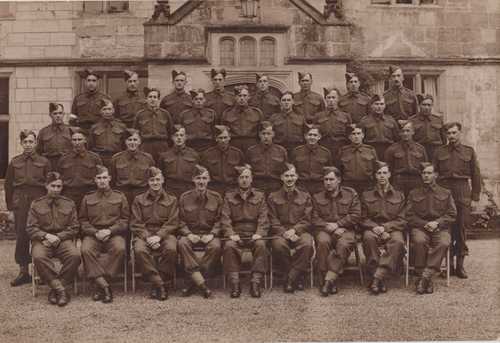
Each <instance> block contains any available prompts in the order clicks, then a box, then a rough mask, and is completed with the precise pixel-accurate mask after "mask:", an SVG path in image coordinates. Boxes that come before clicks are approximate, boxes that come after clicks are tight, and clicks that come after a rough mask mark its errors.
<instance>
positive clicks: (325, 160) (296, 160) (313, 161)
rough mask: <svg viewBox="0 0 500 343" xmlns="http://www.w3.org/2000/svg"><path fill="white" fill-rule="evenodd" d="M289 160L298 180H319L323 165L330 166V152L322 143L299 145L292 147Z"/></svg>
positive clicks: (321, 177)
mask: <svg viewBox="0 0 500 343" xmlns="http://www.w3.org/2000/svg"><path fill="white" fill-rule="evenodd" d="M291 155H292V156H291V158H290V159H291V160H292V163H293V165H294V166H295V168H297V173H298V174H299V180H303V181H319V180H322V179H323V167H326V166H331V165H332V164H333V161H332V153H331V152H330V150H328V149H327V148H325V147H324V146H322V145H319V144H315V145H309V144H305V145H301V146H298V147H296V148H295V149H293V151H292V154H291Z"/></svg>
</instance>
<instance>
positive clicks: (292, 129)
mask: <svg viewBox="0 0 500 343" xmlns="http://www.w3.org/2000/svg"><path fill="white" fill-rule="evenodd" d="M269 121H270V122H271V123H272V124H273V130H274V132H275V136H274V139H273V142H274V143H276V144H279V145H281V146H283V147H285V148H286V149H287V151H288V153H289V154H290V153H291V152H292V151H293V149H295V148H296V147H298V146H299V145H302V144H304V132H303V128H304V116H303V115H302V114H299V113H297V112H295V111H291V112H289V113H285V112H279V113H275V114H273V115H272V116H271V118H270V119H269Z"/></svg>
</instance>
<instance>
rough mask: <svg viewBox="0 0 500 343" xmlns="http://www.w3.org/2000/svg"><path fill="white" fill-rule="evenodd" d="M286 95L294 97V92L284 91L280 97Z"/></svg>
mask: <svg viewBox="0 0 500 343" xmlns="http://www.w3.org/2000/svg"><path fill="white" fill-rule="evenodd" d="M285 95H291V96H292V98H293V93H292V92H291V91H283V92H282V93H281V96H280V99H281V98H283V97H284V96H285Z"/></svg>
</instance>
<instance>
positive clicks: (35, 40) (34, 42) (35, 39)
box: [25, 33, 50, 46]
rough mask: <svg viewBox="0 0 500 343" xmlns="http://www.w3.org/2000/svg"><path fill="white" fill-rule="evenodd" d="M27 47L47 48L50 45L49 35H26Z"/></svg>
mask: <svg viewBox="0 0 500 343" xmlns="http://www.w3.org/2000/svg"><path fill="white" fill-rule="evenodd" d="M25 42H26V45H27V46H47V45H49V44H50V34H49V33H26V38H25Z"/></svg>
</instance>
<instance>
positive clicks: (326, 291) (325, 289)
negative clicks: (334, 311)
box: [319, 280, 332, 297]
mask: <svg viewBox="0 0 500 343" xmlns="http://www.w3.org/2000/svg"><path fill="white" fill-rule="evenodd" d="M331 285H332V283H331V281H330V280H328V281H324V282H323V286H321V288H320V289H319V293H320V294H321V296H322V297H327V296H328V295H330V289H331Z"/></svg>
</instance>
